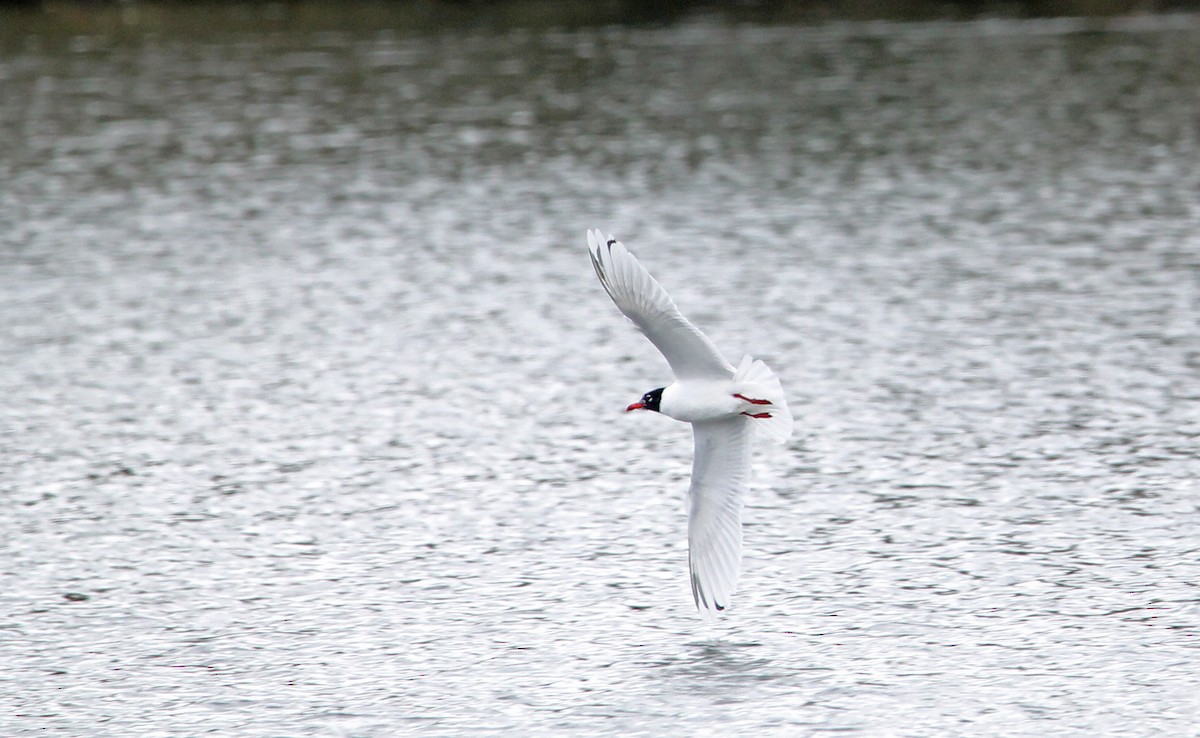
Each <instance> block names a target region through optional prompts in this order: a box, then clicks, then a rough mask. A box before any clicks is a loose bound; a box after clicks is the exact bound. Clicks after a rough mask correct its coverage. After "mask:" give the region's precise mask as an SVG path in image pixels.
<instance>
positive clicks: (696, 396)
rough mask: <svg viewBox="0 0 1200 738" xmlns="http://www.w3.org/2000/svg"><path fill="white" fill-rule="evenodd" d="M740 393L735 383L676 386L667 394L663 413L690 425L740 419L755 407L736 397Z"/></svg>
mask: <svg viewBox="0 0 1200 738" xmlns="http://www.w3.org/2000/svg"><path fill="white" fill-rule="evenodd" d="M737 392H738V390H737V386H736V385H735V384H734V383H733V382H732V381H731V380H724V381H723V380H719V379H718V380H716V381H710V380H703V379H699V380H692V381H688V382H673V383H672V384H670V385H668V386H667V388H666V389H664V390H663V393H662V405H661V406H660V408H659V412H660V413H662V414H663V415H666V416H667V417H669V418H675V419H676V420H682V421H684V422H687V423H695V422H698V421H704V420H722V419H724V418H732V417H737V415H738V414H739V413H741V412H742V411H743V409H744V408H747V407H753V405H750V403H747V402H743V401H742V400H739V399H737V398H736V397H734V394H736V393H737Z"/></svg>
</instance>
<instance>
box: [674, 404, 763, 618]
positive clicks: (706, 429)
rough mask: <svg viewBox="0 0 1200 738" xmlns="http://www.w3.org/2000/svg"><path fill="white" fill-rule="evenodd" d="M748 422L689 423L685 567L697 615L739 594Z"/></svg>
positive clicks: (721, 607) (725, 604) (747, 472)
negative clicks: (690, 455)
mask: <svg viewBox="0 0 1200 738" xmlns="http://www.w3.org/2000/svg"><path fill="white" fill-rule="evenodd" d="M750 423H751V420H750V419H749V418H745V417H741V416H735V417H732V418H725V419H723V420H710V421H704V422H700V423H692V434H693V436H694V437H695V440H696V451H695V454H696V455H695V457H694V458H693V459H692V486H691V487H690V488H689V489H688V568H689V569H690V573H691V578H692V597H693V598H695V600H696V608H697V609H699V610H702V611H703V610H710V611H711V610H724V609H725V608H726V607H728V606H729V600H730V597H732V596H733V593H734V592H736V591H737V580H738V569H739V568H740V565H741V561H742V505H743V504H744V502H745V500H744V498H745V496H746V489H747V488H748V487H749V485H750V441H751V437H752V435H753V433H752V432H751V425H750Z"/></svg>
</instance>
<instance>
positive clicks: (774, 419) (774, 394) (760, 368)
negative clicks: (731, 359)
mask: <svg viewBox="0 0 1200 738" xmlns="http://www.w3.org/2000/svg"><path fill="white" fill-rule="evenodd" d="M733 383H734V387H735V389H736V391H737V393H738V394H740V395H743V396H745V397H752V398H754V399H760V400H767V401H769V403H770V404H765V405H764V404H758V403H754V404H749V403H748V409H747V413H768V414H769V415H770V417H766V418H755V419H754V427H755V428H758V429H759V430H760V431H761V432H762V433H763V434H765V435H766V436H767V437H768V438H770V439H771V440H773V441H775V442H777V443H783V442H784V441H786V440H788V439H789V438H791V437H792V423H793V421H792V413H791V411H790V410H788V406H787V400H785V399H784V397H783V387H782V386H781V385H780V384H779V377H776V376H775V372H773V371H771V368H770V367H769V366H767V365H766V364H765V363H763V362H762V361H760V360H758V359H755V358H754V357H753V356H750V355H749V354H747V355H745V356H743V357H742V362H741V363H740V364H738V368H737V371H736V372H735V373H734V375H733Z"/></svg>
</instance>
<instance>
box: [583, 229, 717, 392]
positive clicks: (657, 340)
mask: <svg viewBox="0 0 1200 738" xmlns="http://www.w3.org/2000/svg"><path fill="white" fill-rule="evenodd" d="M587 238H588V249H589V250H590V251H591V254H592V265H593V266H594V267H596V275H597V276H598V277H600V284H602V285H604V289H605V291H606V292H608V296H609V297H611V298H612V301H613V302H614V303H616V305H617V308H619V309H620V311H621V312H622V313H624V314H625V317H627V318H629V319H630V320H631V321H633V324H634V325H636V326H637V327H638V330H640V331H641V332H642V333H643V334H645V336H646V338H649V339H650V342H651V343H653V344H654V345H655V347H657V348H658V350H659V351H660V352H662V355H663V356H664V357H666V359H667V363H668V364H670V365H671V371H673V372H674V373H675V377H676V378H677V379H726V378H729V377H731V376H732V375H733V367H732V366H731V365H730V364H729V362H728V361H726V360H725V357H723V356H721V352H720V351H718V350H717V347H716V346H714V345H713V343H712V341H710V340H708V337H707V336H705V335H704V334H703V333H701V332H700V331H699V330H697V329H696V327H695V326H693V325H692V324H691V323H689V322H688V321H687V318H685V317H683V315H682V314H681V313H680V312H679V308H677V307H675V303H674V302H672V301H671V297H670V296H669V295H668V294H667V291H666V290H664V289H663V288H662V286H661V285H659V283H658V282H656V281H655V280H654V277H651V276H650V272H648V271H646V269H645V267H643V266H642V265H641V264H639V263H638V260H637V259H636V258H634V256H633V254H631V253H629V250H628V249H626V248H625V245H624V244H622V243H621V242H620V241H617V240H616V239H614V238H612V237H609V238H608V239H607V240H606V239H605V238H604V236H602V235H601V233H600V231H588V234H587Z"/></svg>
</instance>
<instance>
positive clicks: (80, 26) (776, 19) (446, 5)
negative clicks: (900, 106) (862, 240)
mask: <svg viewBox="0 0 1200 738" xmlns="http://www.w3.org/2000/svg"><path fill="white" fill-rule="evenodd" d="M1196 12H1200V1H1198V0H1183V1H1180V0H1176V1H1174V2H1170V1H1165V0H1157V1H1156V0H1149V1H1145V2H1141V1H1138V0H1029V1H1026V2H952V3H947V2H929V1H927V0H905V1H901V2H884V1H882V0H867V1H862V0H857V1H855V0H846V1H843V2H837V1H833V2H828V1H827V2H811V1H807V2H806V1H804V0H780V1H776V2H757V3H755V2H746V3H737V4H723V3H711V2H661V1H651V2H632V1H629V2H622V1H620V0H593V1H590V2H546V1H545V0H497V1H494V2H435V1H433V0H415V1H413V2H381V1H378V0H362V1H353V2H329V1H327V0H326V1H321V0H299V1H295V2H103V3H97V2H92V3H89V2H58V1H49V2H36V1H34V2H31V1H29V0H16V1H14V0H7V1H3V0H0V37H3V36H8V37H10V38H11V37H13V36H21V35H25V34H29V33H38V34H48V35H57V34H80V33H83V34H106V33H112V34H129V35H133V36H137V35H142V34H147V33H150V34H158V33H163V34H169V35H174V34H196V33H198V34H202V35H203V34H208V33H213V32H222V31H331V30H332V31H339V30H340V31H369V30H382V29H391V30H395V31H398V32H415V33H423V32H441V31H447V30H457V29H461V30H470V29H472V28H514V29H518V28H526V29H530V30H539V29H550V28H568V29H569V28H581V27H589V26H602V25H650V26H656V25H658V26H665V25H674V24H678V23H682V22H689V21H695V20H698V19H702V20H708V21H714V22H719V23H729V24H742V23H754V24H766V25H801V26H808V25H822V24H828V23H840V22H865V21H885V22H930V21H972V20H991V19H996V20H1020V19H1036V18H1080V19H1094V20H1095V21H1096V22H1098V23H1100V24H1103V23H1105V22H1106V21H1108V20H1112V19H1122V18H1124V19H1128V18H1141V19H1147V18H1153V17H1156V16H1159V15H1164V14H1165V15H1170V14H1181V13H1184V14H1187V13H1196Z"/></svg>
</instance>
